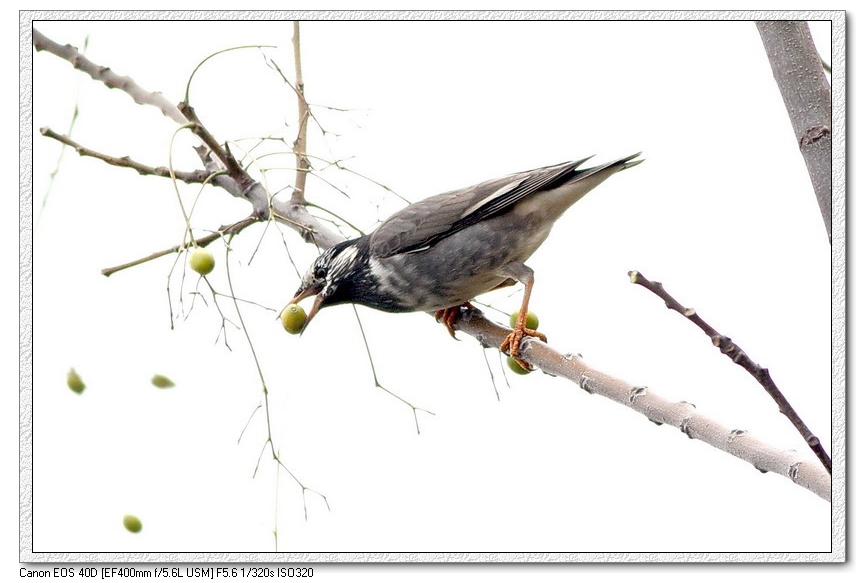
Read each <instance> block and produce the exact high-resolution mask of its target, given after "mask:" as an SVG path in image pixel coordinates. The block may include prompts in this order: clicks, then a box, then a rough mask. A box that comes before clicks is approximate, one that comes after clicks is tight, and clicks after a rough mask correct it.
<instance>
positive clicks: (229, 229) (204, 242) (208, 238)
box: [101, 216, 258, 277]
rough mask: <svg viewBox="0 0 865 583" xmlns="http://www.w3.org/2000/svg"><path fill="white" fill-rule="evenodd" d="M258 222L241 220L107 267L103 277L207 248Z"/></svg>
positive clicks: (103, 271) (253, 219) (251, 218)
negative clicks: (160, 259) (183, 242)
mask: <svg viewBox="0 0 865 583" xmlns="http://www.w3.org/2000/svg"><path fill="white" fill-rule="evenodd" d="M257 222H258V219H257V218H256V217H254V216H253V217H247V218H245V219H243V220H240V221H238V222H236V223H234V224H232V225H228V226H225V227H221V228H220V229H219V231H217V232H215V233H210V234H209V235H205V236H204V237H199V238H198V239H195V240H194V241H192V242H190V244H188V245H175V246H173V247H169V248H168V249H163V250H161V251H156V252H154V253H151V254H150V255H148V256H146V257H142V258H140V259H136V260H134V261H130V262H128V263H123V264H121V265H116V266H114V267H106V268H105V269H103V270H102V272H101V273H102V275H104V276H105V277H108V276H109V275H113V274H115V273H117V272H118V271H123V270H124V269H128V268H130V267H135V266H136V265H141V264H142V263H147V262H148V261H152V260H154V259H159V258H160V257H165V256H166V255H171V254H173V253H179V252H180V251H183V250H184V249H188V248H189V247H191V246H193V245H194V246H197V247H206V246H208V245H210V244H211V243H213V242H214V241H216V240H217V239H219V238H221V237H223V236H225V235H235V234H237V233H239V232H241V231H242V230H243V229H245V228H246V227H248V226H250V225H253V224H255V223H257Z"/></svg>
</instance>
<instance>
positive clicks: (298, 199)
mask: <svg viewBox="0 0 865 583" xmlns="http://www.w3.org/2000/svg"><path fill="white" fill-rule="evenodd" d="M292 25H293V27H294V35H293V36H292V37H291V45H292V47H293V48H294V77H295V82H294V91H295V93H296V94H297V122H298V127H297V139H296V140H295V141H294V148H293V150H294V155H295V156H296V157H297V173H296V176H297V177H296V178H295V182H294V192H293V193H292V194H291V202H292V203H293V204H302V203H303V201H304V200H305V192H306V175H307V173H308V172H309V159H308V158H307V157H306V129H307V126H308V123H309V104H308V103H307V102H306V96H305V95H304V93H303V68H302V67H301V63H300V23H299V22H297V21H296V20H295V21H294V22H293V23H292Z"/></svg>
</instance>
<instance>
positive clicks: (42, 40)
mask: <svg viewBox="0 0 865 583" xmlns="http://www.w3.org/2000/svg"><path fill="white" fill-rule="evenodd" d="M33 48H35V49H36V50H37V51H47V52H49V53H51V54H53V55H56V56H58V57H60V58H61V59H64V60H66V61H69V62H70V63H71V64H72V66H73V67H75V68H76V69H78V70H80V71H83V72H85V73H87V74H88V75H90V77H92V78H93V79H94V80H96V81H100V82H101V83H103V84H104V85H105V86H106V87H108V88H109V89H120V90H122V91H123V92H124V93H126V94H127V95H129V96H130V97H131V98H132V99H133V100H135V103H138V104H141V105H152V106H153V107H155V108H157V109H159V111H161V112H162V114H163V115H165V116H166V117H169V118H171V119H173V120H174V121H176V122H177V123H180V124H183V123H186V120H185V119H184V118H183V114H181V113H180V110H178V109H177V107H176V106H175V105H174V104H173V103H171V102H170V101H169V100H168V99H166V98H165V97H164V96H163V95H162V94H161V93H157V92H152V91H147V90H145V89H144V88H142V87H140V86H139V85H138V84H137V83H136V82H135V81H134V80H133V79H132V78H131V77H123V76H121V75H118V74H117V73H115V72H114V71H112V70H111V69H109V68H108V67H103V66H101V65H97V64H96V63H94V62H93V61H91V60H90V59H88V58H87V57H85V56H84V55H82V54H81V53H80V52H79V51H78V49H76V48H75V47H73V46H72V45H61V44H59V43H56V42H54V41H53V40H51V39H50V38H48V37H47V36H45V35H44V34H42V33H41V32H39V31H38V30H36V29H35V28H34V29H33Z"/></svg>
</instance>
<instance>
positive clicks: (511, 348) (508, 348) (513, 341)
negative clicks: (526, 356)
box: [499, 325, 547, 370]
mask: <svg viewBox="0 0 865 583" xmlns="http://www.w3.org/2000/svg"><path fill="white" fill-rule="evenodd" d="M526 336H531V337H532V338H537V339H538V340H540V341H541V342H546V341H547V337H546V335H545V334H543V333H541V332H538V331H537V330H532V329H531V328H526V327H525V325H523V326H519V325H517V326H515V327H514V329H513V331H511V333H510V334H508V335H507V337H506V338H505V341H504V342H502V345H501V346H500V347H499V350H501V351H502V352H504V353H505V354H507V355H508V356H510V357H511V358H513V359H514V360H515V361H517V363H518V364H519V365H520V366H521V367H523V368H524V369H526V370H532V365H530V364H529V363H527V362H526V361H525V360H523V359H522V358H520V343H521V342H522V341H523V338H524V337H526Z"/></svg>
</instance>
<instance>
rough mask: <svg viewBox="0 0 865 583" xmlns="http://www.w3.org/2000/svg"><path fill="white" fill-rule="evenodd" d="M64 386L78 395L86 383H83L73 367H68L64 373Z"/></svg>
mask: <svg viewBox="0 0 865 583" xmlns="http://www.w3.org/2000/svg"><path fill="white" fill-rule="evenodd" d="M66 386H67V387H69V389H70V390H72V392H74V393H78V394H79V395H80V394H81V393H83V392H84V388H85V386H86V385H85V384H84V381H82V380H81V376H80V375H79V374H78V373H77V372H75V369H74V368H70V369H69V372H68V373H66Z"/></svg>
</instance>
